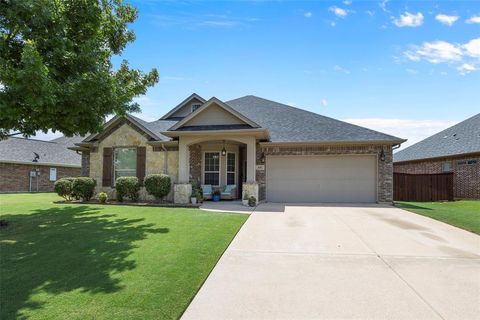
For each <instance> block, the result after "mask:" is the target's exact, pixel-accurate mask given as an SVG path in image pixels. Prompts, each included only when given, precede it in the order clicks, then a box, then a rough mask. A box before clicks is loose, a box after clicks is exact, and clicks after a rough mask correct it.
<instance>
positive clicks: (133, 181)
mask: <svg viewBox="0 0 480 320" xmlns="http://www.w3.org/2000/svg"><path fill="white" fill-rule="evenodd" d="M115 189H116V190H117V200H118V201H123V199H124V198H129V199H130V200H132V201H137V200H138V197H139V194H138V192H139V191H140V182H139V181H138V178H137V177H120V178H118V179H117V181H115Z"/></svg>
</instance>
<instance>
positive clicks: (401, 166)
mask: <svg viewBox="0 0 480 320" xmlns="http://www.w3.org/2000/svg"><path fill="white" fill-rule="evenodd" d="M468 161H470V164H469V163H468ZM475 161H476V163H474V162H475ZM444 163H450V164H451V169H452V171H453V177H454V178H453V179H454V180H453V181H454V184H453V190H454V196H455V198H459V199H480V154H475V155H471V156H457V157H448V158H437V159H430V160H419V161H410V162H400V163H394V164H393V171H394V172H398V173H411V174H420V173H427V174H428V173H442V172H443V171H442V165H443V164H444Z"/></svg>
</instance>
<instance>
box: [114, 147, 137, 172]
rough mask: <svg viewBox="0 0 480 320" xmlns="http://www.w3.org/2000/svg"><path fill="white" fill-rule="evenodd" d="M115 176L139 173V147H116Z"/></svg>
mask: <svg viewBox="0 0 480 320" xmlns="http://www.w3.org/2000/svg"><path fill="white" fill-rule="evenodd" d="M113 167H114V177H113V179H114V180H116V179H117V178H118V177H135V176H136V175H137V148H115V149H114V153H113Z"/></svg>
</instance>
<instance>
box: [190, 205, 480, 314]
mask: <svg viewBox="0 0 480 320" xmlns="http://www.w3.org/2000/svg"><path fill="white" fill-rule="evenodd" d="M479 314H480V237H479V236H477V235H475V234H473V233H469V232H467V231H464V230H461V229H458V228H455V227H452V226H450V225H447V224H444V223H442V222H438V221H435V220H432V219H429V218H426V217H422V216H420V215H416V214H414V213H410V212H407V211H403V210H400V209H397V208H393V207H387V206H379V205H372V206H361V205H359V206H353V205H352V206H348V205H347V206H341V205H338V206H336V205H323V206H311V205H306V206H301V205H291V206H290V205H287V206H282V205H272V204H266V205H263V206H259V207H258V209H257V210H256V211H255V212H254V213H253V214H252V215H251V216H250V218H249V219H248V221H247V222H246V223H245V225H244V226H243V227H242V229H241V230H240V232H239V233H238V235H237V236H236V237H235V239H234V240H233V242H232V243H231V245H230V246H229V248H228V249H227V251H226V252H225V254H224V255H223V256H222V258H221V259H220V261H219V262H218V264H217V266H216V267H215V268H214V270H213V271H212V273H211V274H210V276H209V277H208V279H207V280H206V282H205V284H204V285H203V287H202V288H201V289H200V291H199V292H198V294H197V295H196V296H195V298H194V299H193V301H192V303H191V304H190V306H189V307H188V308H187V310H186V311H185V313H184V315H183V317H182V318H183V319H209V320H212V319H478V316H479Z"/></svg>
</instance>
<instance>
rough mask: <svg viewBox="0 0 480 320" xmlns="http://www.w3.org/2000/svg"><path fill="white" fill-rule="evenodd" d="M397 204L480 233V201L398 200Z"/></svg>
mask: <svg viewBox="0 0 480 320" xmlns="http://www.w3.org/2000/svg"><path fill="white" fill-rule="evenodd" d="M395 206H397V207H399V208H401V209H405V210H408V211H411V212H415V213H418V214H421V215H422V216H426V217H430V218H433V219H436V220H439V221H443V222H445V223H448V224H451V225H452V226H456V227H459V228H462V229H465V230H468V231H471V232H474V233H476V234H480V201H452V202H396V203H395Z"/></svg>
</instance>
